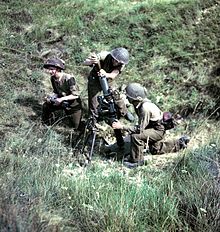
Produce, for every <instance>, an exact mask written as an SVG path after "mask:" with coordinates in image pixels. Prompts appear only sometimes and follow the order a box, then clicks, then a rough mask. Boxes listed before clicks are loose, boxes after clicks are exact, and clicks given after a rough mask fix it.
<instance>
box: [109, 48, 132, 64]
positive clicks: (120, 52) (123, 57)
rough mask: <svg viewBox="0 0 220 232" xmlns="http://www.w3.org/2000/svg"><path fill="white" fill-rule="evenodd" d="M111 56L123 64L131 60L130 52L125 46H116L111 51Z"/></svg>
mask: <svg viewBox="0 0 220 232" xmlns="http://www.w3.org/2000/svg"><path fill="white" fill-rule="evenodd" d="M110 54H111V56H112V57H113V58H114V59H115V60H117V61H118V62H120V63H122V64H127V63H128V62H129V53H128V50H127V49H125V48H115V49H113V50H112V51H111V52H110Z"/></svg>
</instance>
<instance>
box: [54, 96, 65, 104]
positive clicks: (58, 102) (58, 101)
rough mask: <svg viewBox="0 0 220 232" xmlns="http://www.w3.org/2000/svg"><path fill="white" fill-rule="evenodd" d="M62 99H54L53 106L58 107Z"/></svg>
mask: <svg viewBox="0 0 220 232" xmlns="http://www.w3.org/2000/svg"><path fill="white" fill-rule="evenodd" d="M62 101H63V100H62V99H61V98H56V99H55V101H54V104H55V105H56V106H59V105H60V104H61V103H62Z"/></svg>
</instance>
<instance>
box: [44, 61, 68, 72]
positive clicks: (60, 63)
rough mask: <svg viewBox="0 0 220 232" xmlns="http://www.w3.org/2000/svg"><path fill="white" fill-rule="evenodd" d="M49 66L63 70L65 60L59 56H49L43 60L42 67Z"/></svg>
mask: <svg viewBox="0 0 220 232" xmlns="http://www.w3.org/2000/svg"><path fill="white" fill-rule="evenodd" d="M49 67H54V68H58V69H61V70H64V69H65V62H64V61H63V60H61V59H59V58H49V59H48V60H47V61H46V62H45V64H44V68H46V69H48V68H49Z"/></svg>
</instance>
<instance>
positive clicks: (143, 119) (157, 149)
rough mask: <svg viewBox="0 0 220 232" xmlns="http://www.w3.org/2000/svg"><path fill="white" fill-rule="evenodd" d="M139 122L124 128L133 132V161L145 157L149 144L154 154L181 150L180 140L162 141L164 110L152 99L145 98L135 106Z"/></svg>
mask: <svg viewBox="0 0 220 232" xmlns="http://www.w3.org/2000/svg"><path fill="white" fill-rule="evenodd" d="M135 111H136V113H137V115H138V118H139V124H138V126H135V127H129V126H125V127H124V128H123V129H125V130H127V131H129V132H130V133H131V160H130V161H131V162H138V161H141V160H143V159H144V157H143V150H144V148H145V143H147V144H148V146H149V150H150V152H151V153H152V154H164V153H169V152H175V151H178V150H180V146H179V142H178V140H176V139H174V140H169V141H161V140H162V139H163V138H164V135H165V128H164V126H163V125H162V124H161V120H162V117H163V113H162V111H161V110H160V109H159V108H158V107H157V106H156V105H155V104H154V103H152V102H151V101H150V100H148V99H145V100H144V101H143V102H141V103H140V104H139V105H137V107H136V108H135Z"/></svg>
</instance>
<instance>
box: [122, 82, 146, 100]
mask: <svg viewBox="0 0 220 232" xmlns="http://www.w3.org/2000/svg"><path fill="white" fill-rule="evenodd" d="M125 91H126V96H127V97H128V98H130V99H132V100H138V97H141V98H146V97H147V89H146V88H145V87H143V86H142V85H140V84H139V83H130V84H128V85H127V87H126V88H125Z"/></svg>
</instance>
